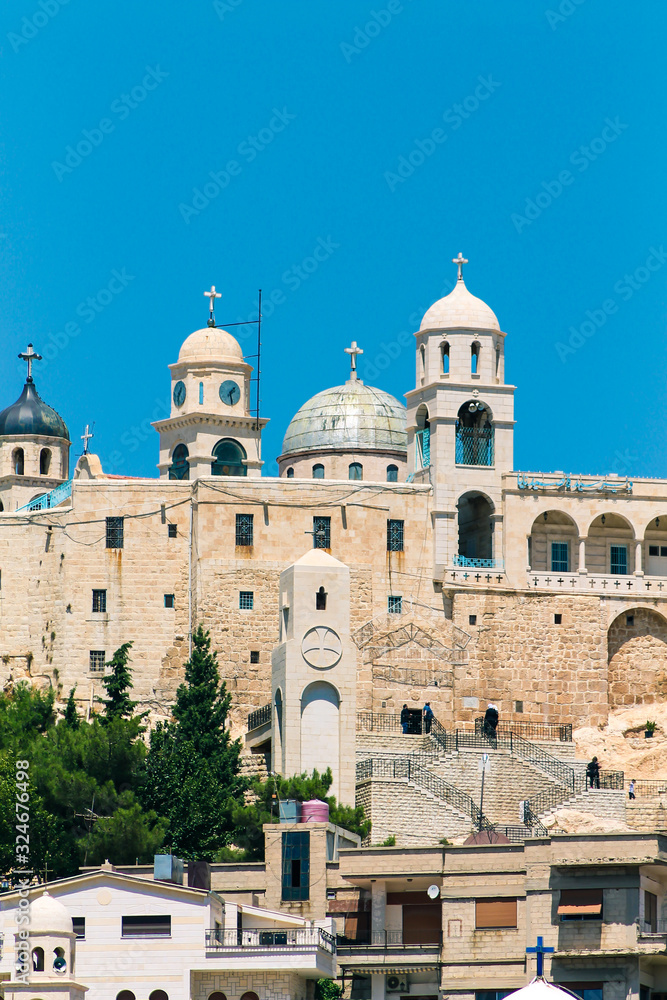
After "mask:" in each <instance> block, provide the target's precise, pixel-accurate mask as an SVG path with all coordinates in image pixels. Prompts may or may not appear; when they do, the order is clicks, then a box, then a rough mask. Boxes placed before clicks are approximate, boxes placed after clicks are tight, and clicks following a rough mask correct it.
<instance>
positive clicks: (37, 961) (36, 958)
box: [32, 948, 44, 972]
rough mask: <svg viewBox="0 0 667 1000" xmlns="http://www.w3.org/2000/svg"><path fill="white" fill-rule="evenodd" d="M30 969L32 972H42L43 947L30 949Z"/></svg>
mask: <svg viewBox="0 0 667 1000" xmlns="http://www.w3.org/2000/svg"><path fill="white" fill-rule="evenodd" d="M32 970H33V972H44V949H43V948H33V949H32Z"/></svg>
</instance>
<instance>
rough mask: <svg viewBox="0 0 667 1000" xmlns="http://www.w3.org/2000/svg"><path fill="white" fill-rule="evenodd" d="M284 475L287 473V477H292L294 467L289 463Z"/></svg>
mask: <svg viewBox="0 0 667 1000" xmlns="http://www.w3.org/2000/svg"><path fill="white" fill-rule="evenodd" d="M286 475H287V478H288V479H294V469H293V468H292V466H291V465H290V467H289V469H288V470H287V473H286Z"/></svg>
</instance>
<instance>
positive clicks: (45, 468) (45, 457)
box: [39, 448, 51, 476]
mask: <svg viewBox="0 0 667 1000" xmlns="http://www.w3.org/2000/svg"><path fill="white" fill-rule="evenodd" d="M50 468H51V450H50V449H49V448H42V450H41V451H40V453H39V474H40V476H48V474H49V469H50Z"/></svg>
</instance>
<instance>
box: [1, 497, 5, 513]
mask: <svg viewBox="0 0 667 1000" xmlns="http://www.w3.org/2000/svg"><path fill="white" fill-rule="evenodd" d="M4 509H5V505H4V503H3V502H2V500H0V512H2V511H3V510H4Z"/></svg>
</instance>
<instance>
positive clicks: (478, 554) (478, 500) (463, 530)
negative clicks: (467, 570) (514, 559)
mask: <svg viewBox="0 0 667 1000" xmlns="http://www.w3.org/2000/svg"><path fill="white" fill-rule="evenodd" d="M456 509H457V511H458V525H459V553H458V557H457V558H456V559H455V560H454V562H455V564H456V565H457V566H482V567H488V566H493V564H494V562H493V522H492V520H491V515H492V514H493V504H492V503H491V501H490V500H489V499H488V497H485V496H484V495H483V494H482V493H475V492H470V493H464V494H463V496H462V497H460V498H459V502H458V503H457V505H456Z"/></svg>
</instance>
